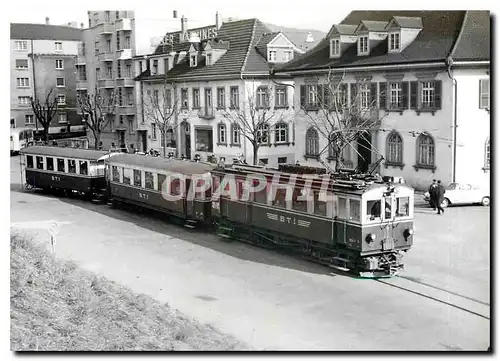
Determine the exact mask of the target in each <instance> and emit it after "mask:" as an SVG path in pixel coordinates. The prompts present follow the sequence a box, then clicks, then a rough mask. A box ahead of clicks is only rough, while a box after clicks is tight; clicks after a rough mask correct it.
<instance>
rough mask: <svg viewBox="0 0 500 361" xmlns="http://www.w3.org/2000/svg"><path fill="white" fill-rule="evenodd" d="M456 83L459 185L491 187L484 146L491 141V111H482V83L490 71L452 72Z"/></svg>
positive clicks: (484, 69) (466, 70)
mask: <svg viewBox="0 0 500 361" xmlns="http://www.w3.org/2000/svg"><path fill="white" fill-rule="evenodd" d="M453 76H454V77H455V79H456V80H457V86H458V87H457V98H458V99H457V105H458V107H457V169H456V181H457V182H464V183H471V184H474V185H477V186H486V187H489V185H490V179H489V178H490V175H491V174H490V170H488V169H485V144H486V141H487V139H489V138H490V122H491V117H490V113H489V111H487V110H486V109H480V108H479V80H480V79H489V78H490V76H489V69H488V68H482V69H460V70H455V71H453Z"/></svg>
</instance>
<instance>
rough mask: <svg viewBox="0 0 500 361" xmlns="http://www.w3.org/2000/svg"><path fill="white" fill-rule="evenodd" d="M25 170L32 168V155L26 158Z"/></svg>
mask: <svg viewBox="0 0 500 361" xmlns="http://www.w3.org/2000/svg"><path fill="white" fill-rule="evenodd" d="M26 168H33V156H32V155H27V156H26Z"/></svg>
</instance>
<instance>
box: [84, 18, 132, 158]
mask: <svg viewBox="0 0 500 361" xmlns="http://www.w3.org/2000/svg"><path fill="white" fill-rule="evenodd" d="M88 18H89V24H88V25H89V27H88V28H85V29H83V30H82V42H81V43H80V46H79V49H78V55H77V61H76V68H77V71H76V74H77V91H78V92H80V93H86V94H95V93H96V92H99V94H100V95H101V96H103V97H105V98H106V99H109V98H111V99H115V100H116V102H115V108H114V114H113V115H112V118H111V119H110V121H109V123H108V126H107V127H105V129H104V130H103V132H102V134H101V141H102V143H103V147H104V148H109V147H111V146H112V145H115V146H117V147H118V146H125V147H127V148H135V147H137V144H138V143H139V142H140V141H139V140H138V139H137V138H136V135H137V133H136V130H135V128H134V119H135V113H136V110H135V102H134V85H135V83H134V80H133V76H134V74H133V68H132V66H133V64H132V58H133V56H134V55H135V20H134V12H133V11H118V10H117V11H89V12H88ZM87 133H88V135H89V138H90V139H91V143H92V139H93V136H92V134H91V132H90V131H89V130H87Z"/></svg>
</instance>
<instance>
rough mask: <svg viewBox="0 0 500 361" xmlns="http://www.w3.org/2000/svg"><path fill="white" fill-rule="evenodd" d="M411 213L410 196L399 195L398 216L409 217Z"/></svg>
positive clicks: (397, 200)
mask: <svg viewBox="0 0 500 361" xmlns="http://www.w3.org/2000/svg"><path fill="white" fill-rule="evenodd" d="M409 215H410V197H399V198H397V199H396V217H407V216H409Z"/></svg>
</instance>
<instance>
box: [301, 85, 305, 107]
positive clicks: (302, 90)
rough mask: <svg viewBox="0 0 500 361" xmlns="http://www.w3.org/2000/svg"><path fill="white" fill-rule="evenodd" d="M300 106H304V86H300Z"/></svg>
mask: <svg viewBox="0 0 500 361" xmlns="http://www.w3.org/2000/svg"><path fill="white" fill-rule="evenodd" d="M300 106H302V107H305V106H306V86H305V85H301V86H300Z"/></svg>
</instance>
